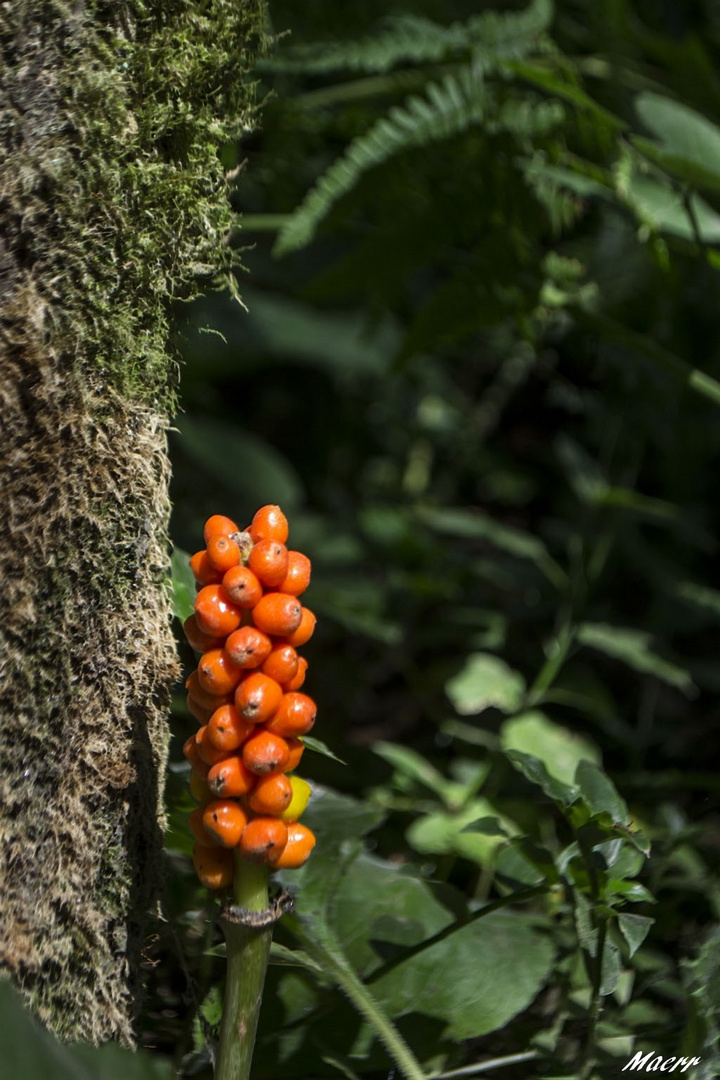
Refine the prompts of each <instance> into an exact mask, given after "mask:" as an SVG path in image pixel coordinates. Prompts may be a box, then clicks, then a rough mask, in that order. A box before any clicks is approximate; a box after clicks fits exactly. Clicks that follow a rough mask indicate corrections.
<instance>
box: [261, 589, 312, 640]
mask: <svg viewBox="0 0 720 1080" xmlns="http://www.w3.org/2000/svg"><path fill="white" fill-rule="evenodd" d="M303 610H304V609H303V607H302V604H301V603H300V601H299V600H298V599H297V597H296V596H290V594H289V593H281V592H269V593H265V595H264V596H263V597H262V599H261V600H259V601H258V602H257V604H256V605H255V607H254V608H253V609H252V619H253V622H254V623H255V625H256V626H257V628H258V630H262V631H263V633H265V634H274V635H276V636H277V637H285V636H287V640H288V643H289V644H290V645H293V646H294V645H295V642H294V641H291V640H290V637H289V635H291V634H292V633H293V632H294V631H295V630H297V628H298V627H299V626H300V622H301V620H302V613H303Z"/></svg>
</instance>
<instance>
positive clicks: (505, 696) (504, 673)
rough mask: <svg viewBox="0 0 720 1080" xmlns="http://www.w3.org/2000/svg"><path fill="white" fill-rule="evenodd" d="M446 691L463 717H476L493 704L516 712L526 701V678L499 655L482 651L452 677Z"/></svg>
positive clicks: (474, 654)
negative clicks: (524, 698)
mask: <svg viewBox="0 0 720 1080" xmlns="http://www.w3.org/2000/svg"><path fill="white" fill-rule="evenodd" d="M445 692H446V693H447V696H448V697H449V698H450V700H451V702H452V703H453V705H454V707H455V710H456V712H458V713H460V715H461V716H474V715H475V714H476V713H480V712H482V711H483V710H484V709H488V708H490V707H494V708H496V709H500V710H502V712H506V713H512V712H515V711H516V710H517V709H519V708H520V705H521V704H522V700H523V697H524V694H525V680H524V679H523V677H522V675H520V674H519V673H518V672H517V671H513V670H512V668H510V667H508V665H507V664H506V663H505V661H504V660H500V659H499V657H497V656H493V655H492V653H481V652H478V653H472V654H471V655H470V656H469V657H468V658H467V660H466V661H465V665H464V667H463V669H462V671H460V672H458V674H457V675H454V676H453V677H452V678H451V679H449V680H448V682H447V683H446V684H445Z"/></svg>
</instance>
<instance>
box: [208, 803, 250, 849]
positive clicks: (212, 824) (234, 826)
mask: <svg viewBox="0 0 720 1080" xmlns="http://www.w3.org/2000/svg"><path fill="white" fill-rule="evenodd" d="M202 820H203V827H204V829H205V832H206V833H207V834H208V836H209V837H210V838H211V839H212V840H214V841H215V842H216V843H218V844H220V845H221V846H222V847H225V848H233V847H237V846H238V844H239V843H240V837H241V836H242V834H243V829H244V828H245V826H246V825H247V820H248V819H247V814H246V813H245V811H244V810H243V808H242V807H241V806H240V803H237V802H235V801H234V800H233V799H216V800H215V802H211V803H208V805H207V806H206V807H205V808H204V810H203V818H202Z"/></svg>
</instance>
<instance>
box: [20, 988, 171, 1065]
mask: <svg viewBox="0 0 720 1080" xmlns="http://www.w3.org/2000/svg"><path fill="white" fill-rule="evenodd" d="M0 1060H2V1063H3V1071H4V1072H5V1074H6V1076H8V1077H12V1078H13V1080H50V1078H51V1080H171V1078H172V1076H173V1070H172V1067H171V1065H170V1062H169V1061H167V1060H164V1059H162V1058H159V1057H150V1055H149V1054H148V1053H147V1052H145V1051H142V1050H138V1051H131V1050H125V1049H123V1048H122V1047H120V1046H116V1045H114V1044H112V1043H108V1044H107V1045H105V1046H99V1047H95V1046H65V1045H63V1044H62V1043H60V1042H58V1041H57V1040H56V1039H55V1038H54V1037H53V1036H52V1035H51V1034H50V1032H49V1031H46V1030H45V1028H43V1027H41V1026H40V1024H38V1022H37V1021H36V1020H35V1019H34V1017H33V1016H31V1014H30V1013H29V1012H28V1010H27V1009H26V1008H25V1007H24V1005H23V1004H22V1001H21V999H20V995H19V994H18V993H17V991H16V990H15V989H14V988H13V987H12V986H11V984H10V981H9V980H8V979H0Z"/></svg>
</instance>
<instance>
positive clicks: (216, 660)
mask: <svg viewBox="0 0 720 1080" xmlns="http://www.w3.org/2000/svg"><path fill="white" fill-rule="evenodd" d="M197 673H198V683H199V684H200V686H201V687H202V688H203V690H206V691H207V692H208V694H216V695H218V696H220V695H222V694H230V693H232V691H233V690H234V689H235V687H236V686H237V684H238V683H239V682H240V679H241V677H242V671H241V669H240V668H239V667H238V666H237V665H236V664H233V662H232V660H230V659H228V657H227V655H226V654H225V652H224V651H223V650H222V649H211V650H210V652H206V653H203V655H202V656H201V657H200V663H199V664H198V667H197Z"/></svg>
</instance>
